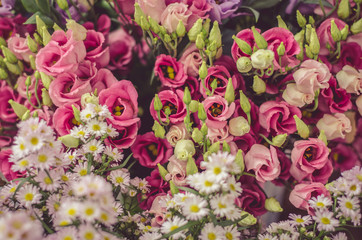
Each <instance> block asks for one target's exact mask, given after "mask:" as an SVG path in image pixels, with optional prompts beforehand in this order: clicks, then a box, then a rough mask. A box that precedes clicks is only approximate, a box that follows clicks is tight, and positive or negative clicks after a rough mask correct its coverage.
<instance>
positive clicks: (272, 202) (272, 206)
mask: <svg viewBox="0 0 362 240" xmlns="http://www.w3.org/2000/svg"><path fill="white" fill-rule="evenodd" d="M265 209H266V210H268V211H269V212H283V208H282V207H281V206H280V203H279V202H278V200H276V199H275V198H273V197H271V198H267V199H266V200H265Z"/></svg>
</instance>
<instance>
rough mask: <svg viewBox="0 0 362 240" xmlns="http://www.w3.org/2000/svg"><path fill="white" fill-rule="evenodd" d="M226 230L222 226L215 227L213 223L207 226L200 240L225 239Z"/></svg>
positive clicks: (202, 231)
mask: <svg viewBox="0 0 362 240" xmlns="http://www.w3.org/2000/svg"><path fill="white" fill-rule="evenodd" d="M224 236H225V230H224V229H223V228H222V227H220V226H215V225H214V224H213V223H207V224H205V226H204V228H203V229H202V230H201V234H200V236H199V239H200V240H214V239H215V240H216V239H224Z"/></svg>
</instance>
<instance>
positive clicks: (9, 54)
mask: <svg viewBox="0 0 362 240" xmlns="http://www.w3.org/2000/svg"><path fill="white" fill-rule="evenodd" d="M1 51H2V52H3V55H4V57H5V58H6V59H7V60H8V62H9V63H12V64H15V63H17V62H18V59H17V58H16V56H15V55H14V53H13V52H12V51H10V49H9V48H7V47H5V46H4V45H2V46H1Z"/></svg>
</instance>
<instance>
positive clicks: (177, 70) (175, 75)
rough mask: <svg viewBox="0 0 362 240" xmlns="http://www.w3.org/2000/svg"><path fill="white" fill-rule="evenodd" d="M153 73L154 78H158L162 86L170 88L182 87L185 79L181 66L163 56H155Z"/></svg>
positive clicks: (168, 57)
mask: <svg viewBox="0 0 362 240" xmlns="http://www.w3.org/2000/svg"><path fill="white" fill-rule="evenodd" d="M154 72H155V76H158V77H159V78H160V81H161V83H162V85H163V86H166V87H170V88H177V87H180V86H182V85H183V84H184V83H185V81H186V79H187V75H186V74H185V72H184V66H183V64H182V63H181V62H178V61H177V60H176V58H173V57H171V56H169V55H165V54H161V55H159V56H157V59H156V62H155V68H154Z"/></svg>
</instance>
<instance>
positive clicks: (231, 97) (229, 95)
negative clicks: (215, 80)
mask: <svg viewBox="0 0 362 240" xmlns="http://www.w3.org/2000/svg"><path fill="white" fill-rule="evenodd" d="M224 98H225V100H226V101H227V102H228V104H230V103H232V102H234V101H235V90H234V86H233V81H232V79H231V78H229V81H228V84H227V86H226V90H225V96H224Z"/></svg>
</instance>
